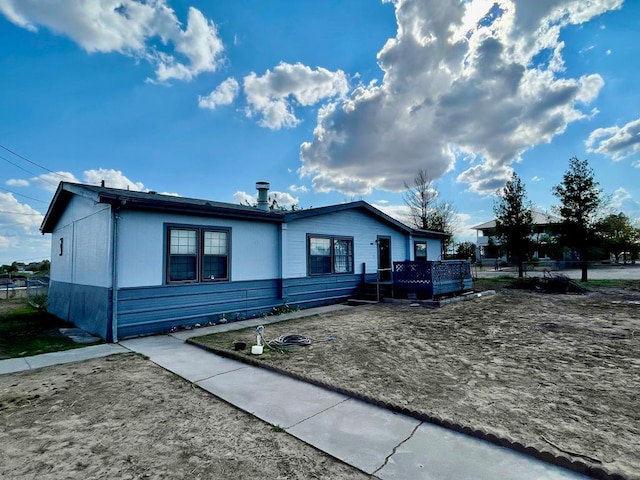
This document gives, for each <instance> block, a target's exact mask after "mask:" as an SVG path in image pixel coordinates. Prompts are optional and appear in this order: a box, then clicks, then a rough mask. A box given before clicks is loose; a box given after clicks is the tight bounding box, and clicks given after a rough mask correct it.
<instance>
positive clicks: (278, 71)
mask: <svg viewBox="0 0 640 480" xmlns="http://www.w3.org/2000/svg"><path fill="white" fill-rule="evenodd" d="M243 83H244V93H245V95H246V97H247V103H248V107H247V110H246V114H247V116H248V117H254V116H257V117H258V119H259V120H258V123H259V125H260V126H262V127H266V128H270V129H272V130H278V129H280V128H282V127H295V126H296V125H298V124H299V123H300V120H299V119H298V118H297V117H296V115H295V112H294V106H295V105H301V106H310V105H315V104H316V103H318V102H320V101H322V100H326V99H329V98H332V97H336V96H343V95H345V94H346V93H347V91H348V88H349V84H348V81H347V77H346V75H345V74H344V72H343V71H342V70H338V71H336V72H331V71H329V70H327V69H324V68H317V69H315V70H313V69H311V68H310V67H308V66H306V65H302V64H301V63H296V64H289V63H280V64H279V65H278V66H277V67H275V68H274V69H273V71H271V70H267V71H266V73H265V74H264V75H262V76H260V77H259V76H258V75H256V73H254V72H251V73H250V74H249V75H247V76H246V77H244V82H243Z"/></svg>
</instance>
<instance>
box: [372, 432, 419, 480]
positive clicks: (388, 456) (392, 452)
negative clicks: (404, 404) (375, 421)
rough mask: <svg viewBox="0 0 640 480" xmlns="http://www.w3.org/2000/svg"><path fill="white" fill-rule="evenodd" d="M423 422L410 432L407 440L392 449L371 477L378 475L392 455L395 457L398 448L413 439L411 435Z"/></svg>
mask: <svg viewBox="0 0 640 480" xmlns="http://www.w3.org/2000/svg"><path fill="white" fill-rule="evenodd" d="M423 423H424V422H420V423H419V424H417V425H416V426H415V427H414V428H413V430H411V433H410V434H409V436H408V437H407V438H405V439H404V440H402V441H401V442H400V443H399V444H397V445H396V446H395V447H393V450H392V451H391V453H390V454H389V455H387V458H385V459H384V462H383V463H382V465H380V466H379V467H378V468H377V469H376V470H375V471H374V472H373V473H372V474H371V475H375V474H376V473H378V472H379V471H380V470H382V469H383V468H384V467H386V466H387V463H389V459H390V458H391V457H393V455H395V453H396V451H397V450H398V448H400V446H402V445H403V444H405V443H406V442H408V441H409V440H411V437H413V435H414V434H415V433H416V430H418V428H419V427H420V426H421V425H422V424H423Z"/></svg>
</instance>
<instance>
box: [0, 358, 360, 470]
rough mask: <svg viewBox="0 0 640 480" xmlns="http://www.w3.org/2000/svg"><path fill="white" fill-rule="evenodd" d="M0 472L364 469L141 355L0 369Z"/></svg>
mask: <svg viewBox="0 0 640 480" xmlns="http://www.w3.org/2000/svg"><path fill="white" fill-rule="evenodd" d="M0 478H3V479H22V478H25V479H26V478H29V479H33V478H38V479H59V478H82V479H95V478H117V479H133V478H136V479H138V478H151V479H162V478H167V479H175V478H202V479H219V480H226V479H242V480H244V479H253V478H255V479H266V478H268V479H308V478H332V479H334V478H335V479H353V478H356V479H357V478H369V477H368V476H367V475H365V474H363V473H361V472H360V471H358V470H355V469H353V468H352V467H350V466H348V465H345V464H343V463H341V462H339V461H337V460H335V459H333V458H332V457H329V456H327V455H325V454H324V453H322V452H319V451H318V450H315V449H314V448H312V447H310V446H308V445H306V444H304V443H302V442H300V441H299V440H296V439H295V438H293V437H291V436H289V435H288V434H286V433H283V432H280V431H278V429H277V428H274V427H272V426H270V425H268V424H266V423H263V422H261V421H260V420H257V419H256V418H254V417H252V416H251V415H249V414H246V413H244V412H241V411H239V410H237V409H235V408H233V407H231V406H229V405H227V404H226V403H223V402H221V401H219V400H216V399H215V398H214V397H212V396H211V395H209V394H208V393H206V392H204V391H202V390H200V389H198V388H197V387H194V386H192V384H190V383H189V382H186V381H184V380H182V379H181V378H179V377H176V376H175V375H173V374H171V373H169V372H167V371H165V370H163V369H162V368H160V367H157V366H156V365H154V364H153V363H151V362H149V361H147V360H144V359H143V358H142V357H140V356H136V355H133V354H130V355H116V356H112V357H107V358H106V359H97V360H90V361H86V362H81V363H75V364H70V365H59V366H55V367H49V368H45V369H40V370H33V371H28V372H22V373H16V374H10V375H0Z"/></svg>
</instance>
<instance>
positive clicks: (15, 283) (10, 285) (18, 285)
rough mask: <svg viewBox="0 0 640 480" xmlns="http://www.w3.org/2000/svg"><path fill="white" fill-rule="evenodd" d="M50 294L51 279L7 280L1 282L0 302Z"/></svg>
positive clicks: (20, 278)
mask: <svg viewBox="0 0 640 480" xmlns="http://www.w3.org/2000/svg"><path fill="white" fill-rule="evenodd" d="M48 294H49V277H35V278H22V277H18V278H7V279H2V282H0V300H10V299H12V298H26V297H34V296H44V295H48Z"/></svg>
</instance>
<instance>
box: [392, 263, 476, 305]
mask: <svg viewBox="0 0 640 480" xmlns="http://www.w3.org/2000/svg"><path fill="white" fill-rule="evenodd" d="M472 286H473V283H472V279H471V262H470V261H469V260H443V261H435V262H433V261H409V260H407V261H403V262H393V291H394V296H395V297H396V298H419V299H427V298H433V297H436V296H441V295H448V294H451V293H456V292H462V291H465V290H470V289H471V288H472Z"/></svg>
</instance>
